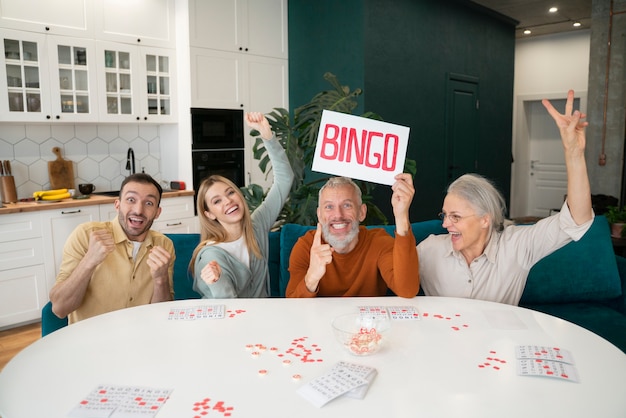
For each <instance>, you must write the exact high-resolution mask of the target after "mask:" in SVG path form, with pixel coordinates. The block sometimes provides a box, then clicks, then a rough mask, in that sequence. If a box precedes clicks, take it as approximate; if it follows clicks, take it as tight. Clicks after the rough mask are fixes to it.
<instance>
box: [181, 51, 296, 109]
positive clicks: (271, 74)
mask: <svg viewBox="0 0 626 418" xmlns="http://www.w3.org/2000/svg"><path fill="white" fill-rule="evenodd" d="M287 83H288V63H287V60H284V59H277V58H268V57H260V56H252V55H244V54H238V53H232V52H223V51H216V50H211V49H205V48H191V106H192V107H208V108H221V109H241V108H244V109H247V110H254V111H259V112H262V111H264V109H258V108H255V109H252V108H251V103H252V102H253V101H254V100H255V99H254V97H255V96H258V95H268V99H267V101H271V102H272V103H273V105H271V107H270V108H269V109H267V110H268V111H269V110H271V109H272V108H273V107H280V106H283V104H284V103H285V102H286V100H287V92H288V88H289V86H288V84H287ZM274 98H280V99H279V100H272V99H274Z"/></svg>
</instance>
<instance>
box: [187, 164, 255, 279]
mask: <svg viewBox="0 0 626 418" xmlns="http://www.w3.org/2000/svg"><path fill="white" fill-rule="evenodd" d="M215 183H224V184H226V185H227V186H228V187H231V188H232V189H233V190H234V191H235V193H237V195H238V196H239V197H240V198H241V200H242V201H243V202H245V201H246V199H245V198H244V196H243V193H241V190H240V189H239V187H238V186H237V185H236V184H235V183H233V182H232V181H230V180H229V179H227V178H226V177H223V176H219V175H216V174H214V175H211V176H209V177H207V178H205V179H204V180H202V182H201V183H200V187H198V195H197V196H198V199H197V204H196V206H197V208H198V220H199V221H200V244H198V246H197V247H196V249H195V250H194V251H193V255H192V256H191V261H190V262H189V270H190V271H191V273H192V274H193V273H194V264H195V262H196V257H197V255H198V253H199V252H200V250H201V249H202V247H204V246H205V245H206V244H207V243H208V242H214V243H219V242H225V241H226V238H227V237H228V234H227V232H226V229H225V228H224V227H223V226H222V224H221V223H220V222H219V221H218V220H217V219H210V218H209V217H207V216H206V215H205V212H207V211H209V208H208V206H207V204H206V199H205V196H206V194H207V192H208V191H209V189H210V188H211V187H213V185H214V184H215ZM242 209H243V217H242V218H241V229H242V235H243V237H244V240H245V241H246V245H247V246H248V249H249V250H250V251H251V252H252V254H254V255H255V256H256V258H259V259H260V258H263V255H262V254H261V249H260V248H259V243H258V242H257V240H256V238H255V237H254V229H253V228H252V217H251V215H250V208H248V205H243V208H242Z"/></svg>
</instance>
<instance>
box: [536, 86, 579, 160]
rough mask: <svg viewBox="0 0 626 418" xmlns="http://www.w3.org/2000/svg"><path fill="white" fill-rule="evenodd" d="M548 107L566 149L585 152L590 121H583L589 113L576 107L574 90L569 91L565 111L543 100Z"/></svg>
mask: <svg viewBox="0 0 626 418" xmlns="http://www.w3.org/2000/svg"><path fill="white" fill-rule="evenodd" d="M541 103H542V104H543V106H544V107H545V108H546V110H547V111H548V113H549V114H550V116H552V119H554V122H556V126H557V127H558V128H559V131H560V133H561V140H562V142H563V146H564V147H565V150H566V151H572V152H580V153H584V150H585V128H586V127H587V125H589V123H588V122H586V121H582V119H584V118H586V117H587V115H585V114H583V113H580V112H579V111H578V110H576V111H573V109H574V90H570V91H568V92H567V102H566V104H565V113H564V114H561V113H559V111H558V110H556V109H555V108H554V106H552V103H550V101H548V100H547V99H543V100H542V101H541Z"/></svg>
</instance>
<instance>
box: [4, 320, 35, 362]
mask: <svg viewBox="0 0 626 418" xmlns="http://www.w3.org/2000/svg"><path fill="white" fill-rule="evenodd" d="M40 338H41V322H36V323H34V324H30V325H24V326H21V327H17V328H11V329H8V330H5V331H0V370H2V369H3V368H4V366H5V365H6V364H7V363H8V362H9V361H10V360H11V359H12V358H13V357H14V356H15V355H16V354H17V353H19V352H20V351H21V350H22V349H23V348H25V347H27V346H29V345H30V344H32V343H34V342H35V341H37V340H38V339H40Z"/></svg>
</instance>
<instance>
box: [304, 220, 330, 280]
mask: <svg viewBox="0 0 626 418" xmlns="http://www.w3.org/2000/svg"><path fill="white" fill-rule="evenodd" d="M332 261H333V249H332V247H331V246H330V245H329V244H322V225H321V224H320V223H319V222H318V224H317V229H316V230H315V235H314V236H313V244H312V245H311V256H310V259H309V270H308V271H307V273H306V277H305V278H304V281H305V283H306V287H307V288H308V289H309V291H311V292H314V291H315V290H316V289H317V285H318V283H319V281H320V280H321V279H322V277H323V276H324V274H326V265H327V264H330V263H332Z"/></svg>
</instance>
